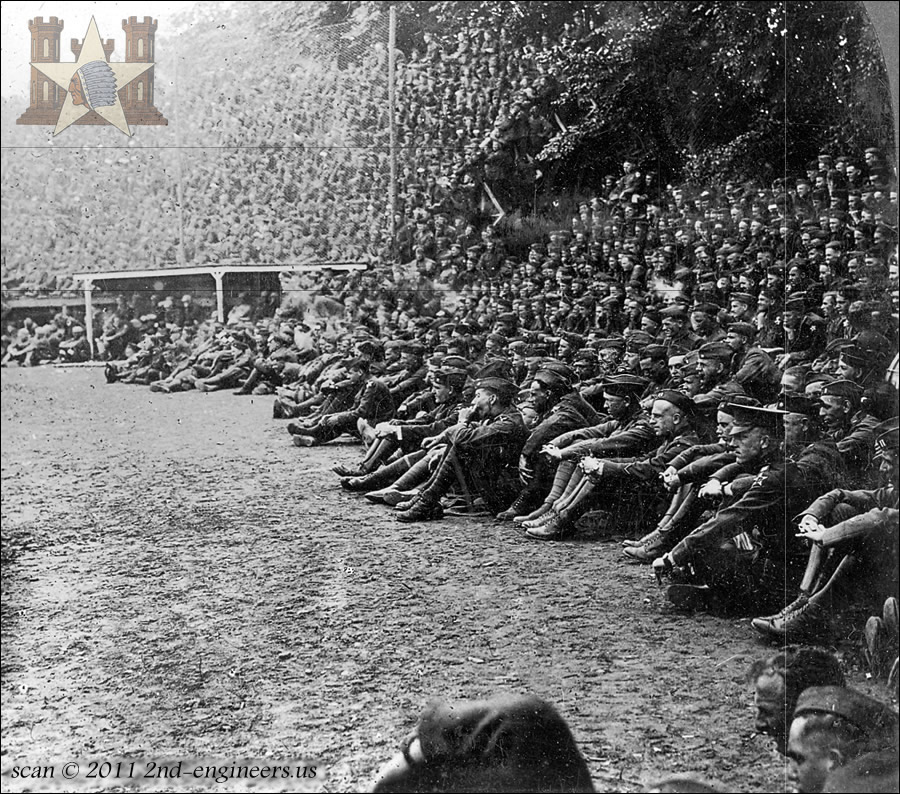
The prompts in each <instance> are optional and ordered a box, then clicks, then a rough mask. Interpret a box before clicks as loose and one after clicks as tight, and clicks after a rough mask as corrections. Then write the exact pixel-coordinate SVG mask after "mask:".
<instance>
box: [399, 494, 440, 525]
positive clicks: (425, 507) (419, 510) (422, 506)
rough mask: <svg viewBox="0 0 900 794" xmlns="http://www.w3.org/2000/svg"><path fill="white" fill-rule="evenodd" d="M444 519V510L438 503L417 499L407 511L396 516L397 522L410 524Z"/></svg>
mask: <svg viewBox="0 0 900 794" xmlns="http://www.w3.org/2000/svg"><path fill="white" fill-rule="evenodd" d="M443 517H444V509H443V508H442V507H441V503H440V502H435V501H432V500H430V499H422V498H420V499H418V500H417V501H416V503H415V504H413V505H412V507H410V508H409V510H405V511H404V512H402V513H400V514H399V515H398V516H397V520H398V521H402V522H403V523H404V524H411V523H414V522H418V521H432V520H434V519H437V518H443Z"/></svg>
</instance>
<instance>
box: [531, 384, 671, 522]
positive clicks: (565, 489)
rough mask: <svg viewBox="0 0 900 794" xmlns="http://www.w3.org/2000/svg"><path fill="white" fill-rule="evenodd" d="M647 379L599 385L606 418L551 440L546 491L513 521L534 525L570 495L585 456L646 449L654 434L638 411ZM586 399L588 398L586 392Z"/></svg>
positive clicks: (543, 450) (547, 451)
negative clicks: (554, 466)
mask: <svg viewBox="0 0 900 794" xmlns="http://www.w3.org/2000/svg"><path fill="white" fill-rule="evenodd" d="M645 384H646V379H644V378H640V377H637V376H635V375H628V374H622V375H612V376H609V377H607V378H606V379H604V380H603V381H602V382H601V383H600V384H599V385H598V386H594V387H591V390H593V389H598V390H599V391H600V393H601V396H602V398H603V403H604V408H605V412H606V414H607V415H608V417H609V418H608V419H606V420H605V421H602V422H598V423H597V424H595V425H593V426H591V427H585V428H583V429H581V430H573V431H570V432H568V433H563V434H561V435H559V436H557V437H556V438H553V439H551V440H550V441H549V442H548V443H546V444H545V445H544V446H543V447H542V448H541V450H540V451H541V453H542V454H543V455H544V456H545V457H546V458H547V459H548V461H549V462H551V464H552V463H556V464H558V465H557V469H556V472H555V474H554V475H553V478H552V484H551V486H550V490H549V492H548V493H547V494H546V496H545V497H544V501H543V503H542V504H541V505H539V506H538V507H537V509H535V510H533V511H532V512H531V513H529V514H528V515H525V516H521V517H518V518H515V519H514V521H515V522H516V523H521V524H523V525H524V526H525V528H526V529H527V528H530V527H531V526H532V523H534V524H535V525H537V523H540V521H541V518H542V517H543V516H544V515H545V514H546V513H547V512H548V511H550V510H551V509H552V508H553V506H554V504H555V502H556V501H557V500H559V499H562V498H563V496H565V495H568V494H569V493H571V492H572V491H573V490H574V489H575V488H576V487H577V486H578V484H579V483H580V481H581V479H582V477H583V475H584V473H583V472H582V471H581V470H580V469H579V468H578V462H579V461H580V460H581V458H583V457H584V456H585V455H588V454H590V455H594V456H595V457H622V456H626V455H637V454H640V453H642V452H644V451H646V450H647V449H649V448H650V447H651V446H652V445H653V443H654V442H655V438H656V434H655V433H654V431H653V428H652V427H651V426H650V422H649V417H648V416H647V413H646V412H645V411H644V410H643V408H641V404H640V394H641V393H642V391H643V389H644V387H645ZM585 395H586V396H589V395H588V394H587V392H585Z"/></svg>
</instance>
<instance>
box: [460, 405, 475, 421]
mask: <svg viewBox="0 0 900 794" xmlns="http://www.w3.org/2000/svg"><path fill="white" fill-rule="evenodd" d="M474 413H475V409H474V408H472V407H469V408H460V409H459V417H458V418H459V421H460V422H462V423H463V424H465V423H466V422H468V421H469V420H470V419H471V418H472V416H473V415H474Z"/></svg>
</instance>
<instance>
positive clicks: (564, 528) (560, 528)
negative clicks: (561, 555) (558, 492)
mask: <svg viewBox="0 0 900 794" xmlns="http://www.w3.org/2000/svg"><path fill="white" fill-rule="evenodd" d="M551 514H552V517H551V518H550V520H549V521H547V522H546V523H544V524H541V525H540V526H537V527H530V528H529V529H528V531H527V532H526V533H525V534H526V535H527V536H528V537H529V538H534V539H535V540H565V539H566V538H567V537H571V536H572V535H573V534H575V522H574V521H572V520H570V519H569V518H568V517H567V516H565V515H563V514H560V513H558V512H556V511H555V510H552V511H550V513H547V515H551Z"/></svg>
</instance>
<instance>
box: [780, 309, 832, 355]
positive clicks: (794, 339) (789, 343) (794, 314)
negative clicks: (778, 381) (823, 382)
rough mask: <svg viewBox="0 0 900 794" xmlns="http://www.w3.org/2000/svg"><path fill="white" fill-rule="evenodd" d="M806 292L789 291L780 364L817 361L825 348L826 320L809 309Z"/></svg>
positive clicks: (783, 322) (783, 319)
mask: <svg viewBox="0 0 900 794" xmlns="http://www.w3.org/2000/svg"><path fill="white" fill-rule="evenodd" d="M808 306H809V296H808V295H807V294H806V293H805V292H797V293H792V294H790V295H788V297H787V300H786V301H785V302H784V311H783V312H782V326H783V328H784V349H785V352H784V354H783V355H782V356H780V357H779V359H778V364H779V366H780V367H782V368H784V367H789V366H791V365H792V364H802V363H804V362H808V361H814V360H815V359H816V357H817V356H818V355H819V354H820V353H821V352H822V351H823V350H824V349H825V341H826V340H825V320H824V319H823V318H822V317H819V315H818V314H814V313H813V312H811V311H809V310H808Z"/></svg>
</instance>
